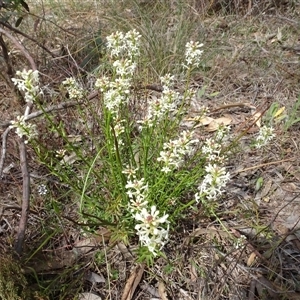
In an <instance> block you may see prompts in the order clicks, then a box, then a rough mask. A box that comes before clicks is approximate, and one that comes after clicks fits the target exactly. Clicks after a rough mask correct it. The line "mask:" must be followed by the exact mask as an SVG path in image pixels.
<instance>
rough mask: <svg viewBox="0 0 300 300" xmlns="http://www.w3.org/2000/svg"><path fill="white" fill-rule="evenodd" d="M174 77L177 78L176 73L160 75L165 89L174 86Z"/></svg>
mask: <svg viewBox="0 0 300 300" xmlns="http://www.w3.org/2000/svg"><path fill="white" fill-rule="evenodd" d="M174 79H175V77H174V75H171V74H169V73H168V74H166V75H165V76H162V77H160V81H161V84H162V86H163V90H164V91H165V90H169V89H170V88H171V87H172V85H173V82H174Z"/></svg>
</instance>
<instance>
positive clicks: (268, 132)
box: [255, 126, 276, 149]
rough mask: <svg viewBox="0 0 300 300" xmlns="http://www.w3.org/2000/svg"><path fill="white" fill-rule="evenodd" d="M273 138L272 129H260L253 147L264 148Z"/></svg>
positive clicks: (264, 127) (265, 127)
mask: <svg viewBox="0 0 300 300" xmlns="http://www.w3.org/2000/svg"><path fill="white" fill-rule="evenodd" d="M275 136H276V135H275V133H274V128H273V127H271V126H270V127H267V126H263V127H261V128H260V130H259V135H258V137H257V138H256V143H255V147H256V148H258V149H259V148H261V147H264V146H266V145H267V144H268V143H269V142H270V141H271V140H272V139H273V138H274V137H275Z"/></svg>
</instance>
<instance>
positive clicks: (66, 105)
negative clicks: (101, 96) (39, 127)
mask: <svg viewBox="0 0 300 300" xmlns="http://www.w3.org/2000/svg"><path fill="white" fill-rule="evenodd" d="M97 95H98V92H97V91H93V92H91V93H90V95H88V97H87V100H88V101H91V100H93V99H95V98H96V97H97ZM85 103H86V101H85V100H82V101H66V102H62V103H60V104H57V105H51V106H49V107H47V108H45V109H44V110H38V111H35V112H33V113H31V114H29V115H28V116H26V117H25V121H29V120H32V119H35V118H37V117H39V116H42V115H44V114H45V113H49V112H52V111H57V110H63V109H65V108H69V107H72V106H76V105H82V104H85ZM9 125H11V121H7V122H5V123H2V124H0V127H2V128H6V127H7V126H9Z"/></svg>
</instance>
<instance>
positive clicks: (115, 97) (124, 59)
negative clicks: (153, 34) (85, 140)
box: [95, 30, 141, 117]
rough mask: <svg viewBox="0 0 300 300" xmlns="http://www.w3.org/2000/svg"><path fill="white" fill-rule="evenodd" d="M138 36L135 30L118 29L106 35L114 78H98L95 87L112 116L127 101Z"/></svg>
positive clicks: (137, 50)
mask: <svg viewBox="0 0 300 300" xmlns="http://www.w3.org/2000/svg"><path fill="white" fill-rule="evenodd" d="M140 38H141V35H140V34H139V33H138V32H137V31H136V30H131V31H129V32H127V33H126V34H123V33H122V32H119V31H118V32H116V33H113V34H111V35H110V36H108V37H107V48H108V49H109V50H110V56H111V57H112V58H113V59H114V61H113V63H112V67H113V74H114V75H115V78H114V79H109V78H108V77H106V76H103V77H102V78H98V79H97V80H96V83H95V87H96V89H99V90H100V91H101V92H102V93H103V99H104V105H105V107H106V108H107V109H108V110H109V111H110V113H111V114H112V115H113V117H117V116H118V112H119V108H120V106H121V105H122V104H127V103H128V97H129V93H130V87H131V81H132V78H133V75H134V72H135V69H136V62H135V61H134V59H135V58H136V57H137V56H138V55H139V44H140Z"/></svg>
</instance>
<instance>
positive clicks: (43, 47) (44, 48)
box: [0, 20, 56, 57]
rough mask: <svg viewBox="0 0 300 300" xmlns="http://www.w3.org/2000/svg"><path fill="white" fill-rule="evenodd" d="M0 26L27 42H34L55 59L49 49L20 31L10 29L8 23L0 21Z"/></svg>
mask: <svg viewBox="0 0 300 300" xmlns="http://www.w3.org/2000/svg"><path fill="white" fill-rule="evenodd" d="M0 24H1V25H2V26H4V27H6V28H8V29H9V30H11V31H13V32H15V33H18V34H20V35H22V36H24V37H25V38H27V39H28V40H30V41H32V42H34V43H35V44H37V45H38V46H39V47H40V48H42V49H43V50H45V51H46V52H47V53H48V54H50V55H51V56H52V57H56V55H55V54H54V53H52V52H51V51H50V50H49V49H47V48H46V47H45V46H44V45H42V44H41V43H40V42H39V41H37V40H36V39H34V38H32V37H31V36H29V35H28V34H26V33H24V32H22V31H21V30H19V29H17V28H15V27H12V26H11V25H9V24H8V23H6V22H3V21H1V20H0Z"/></svg>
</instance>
